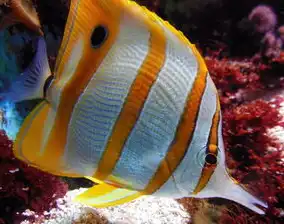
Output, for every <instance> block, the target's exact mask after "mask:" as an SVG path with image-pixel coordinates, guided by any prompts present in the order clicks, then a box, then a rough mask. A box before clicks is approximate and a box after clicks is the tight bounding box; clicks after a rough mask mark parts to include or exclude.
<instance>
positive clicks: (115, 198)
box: [74, 183, 143, 208]
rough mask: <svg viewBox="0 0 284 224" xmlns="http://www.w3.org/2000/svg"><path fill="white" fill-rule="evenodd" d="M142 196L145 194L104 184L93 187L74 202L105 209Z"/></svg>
mask: <svg viewBox="0 0 284 224" xmlns="http://www.w3.org/2000/svg"><path fill="white" fill-rule="evenodd" d="M142 195H143V194H142V193H140V192H138V191H133V190H128V189H124V188H117V187H114V186H111V185H108V184H105V183H102V184H98V185H96V186H94V187H91V188H90V189H88V190H87V191H85V192H83V193H82V194H80V195H78V196H77V197H75V198H74V200H75V201H78V202H80V203H82V204H86V205H89V206H93V207H97V208H104V207H109V206H116V205H120V204H124V203H127V202H130V201H132V200H135V199H137V198H138V197H140V196H142Z"/></svg>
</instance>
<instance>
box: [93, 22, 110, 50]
mask: <svg viewBox="0 0 284 224" xmlns="http://www.w3.org/2000/svg"><path fill="white" fill-rule="evenodd" d="M107 37H108V30H107V28H106V27H105V26H102V25H99V26H97V27H95V29H94V30H93V33H92V36H91V44H92V47H93V48H99V47H100V46H101V45H102V44H103V43H104V42H105V41H106V39H107Z"/></svg>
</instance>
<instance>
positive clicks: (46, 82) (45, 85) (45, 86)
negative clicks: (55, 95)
mask: <svg viewBox="0 0 284 224" xmlns="http://www.w3.org/2000/svg"><path fill="white" fill-rule="evenodd" d="M53 79H54V75H50V76H48V78H47V79H46V80H45V83H44V86H43V96H44V97H46V92H47V90H48V88H49V87H50V85H51V83H52V81H53Z"/></svg>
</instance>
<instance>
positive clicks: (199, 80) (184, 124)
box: [143, 46, 207, 194]
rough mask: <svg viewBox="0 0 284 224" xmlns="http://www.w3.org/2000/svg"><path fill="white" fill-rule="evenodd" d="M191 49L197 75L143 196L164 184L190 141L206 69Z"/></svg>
mask: <svg viewBox="0 0 284 224" xmlns="http://www.w3.org/2000/svg"><path fill="white" fill-rule="evenodd" d="M191 47H192V51H193V53H194V55H195V57H196V59H197V61H198V63H199V70H198V74H197V76H196V78H195V81H194V84H193V87H192V90H191V91H190V93H189V95H188V97H187V101H186V105H185V108H184V111H183V114H182V117H181V119H180V122H179V124H178V127H177V130H176V134H175V137H174V140H173V141H172V143H171V146H170V148H169V150H168V153H167V155H166V157H165V158H164V159H163V160H162V162H161V163H160V165H159V167H158V169H157V171H156V173H155V174H154V176H153V177H152V179H151V180H150V182H149V183H148V185H147V187H146V188H145V189H144V191H143V192H144V193H145V194H152V193H154V192H155V191H156V190H158V189H159V188H160V187H161V186H162V185H163V184H165V183H166V181H167V180H168V179H169V178H170V176H171V175H172V173H173V172H174V171H175V169H176V168H177V166H178V165H179V164H180V162H181V161H182V159H183V157H184V155H185V154H186V152H187V149H188V147H189V144H190V142H191V140H192V136H193V133H194V130H195V126H196V121H197V117H198V112H199V108H200V103H201V100H202V96H203V94H204V91H205V86H206V78H207V68H206V65H205V63H204V61H203V59H202V57H201V55H200V54H199V52H198V51H197V49H196V48H195V47H194V46H191Z"/></svg>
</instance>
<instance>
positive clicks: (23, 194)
mask: <svg viewBox="0 0 284 224" xmlns="http://www.w3.org/2000/svg"><path fill="white" fill-rule="evenodd" d="M12 145H13V142H12V141H11V140H9V139H8V138H7V136H6V135H5V132H3V131H0V166H1V169H0V220H2V222H3V223H5V224H6V223H7V224H8V223H13V224H16V223H18V222H19V221H20V220H23V219H35V215H40V214H41V213H42V212H44V211H45V210H48V209H49V208H51V207H53V206H55V203H54V201H55V200H56V198H59V197H62V196H63V195H64V194H65V193H66V191H67V189H68V188H67V185H66V184H65V183H64V182H62V181H61V180H60V179H59V178H58V177H55V176H52V175H49V174H46V173H44V172H41V171H39V170H37V169H35V168H32V167H29V166H28V165H26V164H24V163H22V162H21V161H19V160H17V159H15V158H14V156H13V153H12ZM26 209H30V210H31V211H34V213H31V214H35V215H32V216H28V215H29V213H28V212H27V211H26V212H24V211H25V210H26Z"/></svg>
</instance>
